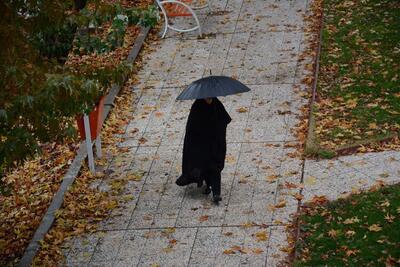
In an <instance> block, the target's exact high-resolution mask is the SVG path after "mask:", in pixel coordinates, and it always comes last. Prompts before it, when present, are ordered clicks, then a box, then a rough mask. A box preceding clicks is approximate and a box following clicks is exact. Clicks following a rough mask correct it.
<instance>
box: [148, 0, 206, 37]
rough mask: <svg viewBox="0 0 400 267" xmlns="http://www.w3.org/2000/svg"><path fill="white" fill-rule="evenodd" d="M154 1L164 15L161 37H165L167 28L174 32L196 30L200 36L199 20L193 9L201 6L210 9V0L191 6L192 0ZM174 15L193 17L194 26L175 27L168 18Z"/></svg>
mask: <svg viewBox="0 0 400 267" xmlns="http://www.w3.org/2000/svg"><path fill="white" fill-rule="evenodd" d="M156 3H157V5H158V7H159V8H160V9H161V12H162V13H163V15H164V22H165V25H164V32H163V34H162V36H161V38H164V37H165V35H166V34H167V31H168V29H171V30H173V31H176V32H190V31H196V30H198V31H199V36H200V37H201V36H202V32H201V25H200V21H199V19H198V17H197V15H196V13H195V12H194V10H197V9H203V8H209V9H210V10H211V6H210V0H206V3H205V4H204V5H202V6H191V4H192V3H193V0H163V1H160V0H156ZM174 17H193V19H194V20H195V22H196V26H194V27H192V28H189V29H179V28H175V27H174V26H172V25H171V23H170V19H171V18H174Z"/></svg>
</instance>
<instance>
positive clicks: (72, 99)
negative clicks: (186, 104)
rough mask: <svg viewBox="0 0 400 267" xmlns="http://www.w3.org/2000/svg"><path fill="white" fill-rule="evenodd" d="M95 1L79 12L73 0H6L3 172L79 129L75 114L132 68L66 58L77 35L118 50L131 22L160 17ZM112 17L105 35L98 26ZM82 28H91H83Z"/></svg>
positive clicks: (100, 48) (0, 93)
mask: <svg viewBox="0 0 400 267" xmlns="http://www.w3.org/2000/svg"><path fill="white" fill-rule="evenodd" d="M95 2H96V3H95V9H94V11H89V10H88V9H83V10H81V11H80V12H73V10H72V9H73V3H72V1H64V0H52V1H50V0H36V1H25V0H6V1H1V2H0V10H2V16H1V17H0V62H1V63H0V77H2V78H1V79H0V88H1V90H0V167H1V168H0V180H1V176H2V173H3V172H6V171H7V170H8V169H9V168H10V167H13V166H15V165H16V164H19V163H20V162H22V161H23V160H25V159H26V158H27V157H30V156H33V155H34V154H35V153H37V152H39V151H40V145H39V144H40V143H43V142H49V141H57V140H63V139H64V138H68V137H70V136H72V135H73V134H75V132H74V128H73V124H74V118H75V116H76V115H77V114H81V113H84V112H89V111H90V110H91V109H92V107H93V106H94V104H95V102H96V101H97V100H98V99H99V97H100V96H101V95H104V94H105V93H106V91H107V88H109V86H110V85H111V84H112V83H118V82H120V81H121V79H122V76H123V74H126V72H127V71H129V70H130V66H128V65H126V64H120V65H118V66H112V67H104V66H103V67H97V66H94V65H90V64H87V65H85V64H81V65H80V66H79V69H73V68H72V67H71V66H68V65H64V64H60V63H63V62H64V61H65V58H66V56H67V55H68V53H69V52H70V50H71V47H72V45H73V43H72V41H73V40H74V39H75V42H76V43H75V45H78V47H79V48H78V50H79V51H80V53H81V52H82V51H84V52H85V53H92V52H99V53H101V52H106V51H111V50H112V49H115V48H116V47H118V46H120V45H122V43H123V39H124V34H125V31H126V27H127V26H128V25H129V23H137V24H142V25H149V24H151V23H154V22H155V21H156V19H157V16H155V15H156V13H155V10H154V9H153V8H149V9H146V10H134V9H132V10H125V9H123V8H121V7H120V6H115V5H100V4H99V1H97V0H95ZM121 15H122V16H121ZM125 16H127V17H125ZM154 16H155V17H154ZM106 21H111V22H112V27H111V30H110V32H109V33H108V34H107V37H106V38H105V39H104V40H103V39H101V38H100V37H98V36H96V35H93V34H92V31H91V29H94V30H95V33H96V31H97V28H99V27H101V25H102V24H103V23H104V22H106ZM77 29H79V31H80V30H81V29H83V30H84V31H83V32H84V33H85V34H82V33H80V34H79V35H77V34H76V32H77ZM85 30H86V31H85Z"/></svg>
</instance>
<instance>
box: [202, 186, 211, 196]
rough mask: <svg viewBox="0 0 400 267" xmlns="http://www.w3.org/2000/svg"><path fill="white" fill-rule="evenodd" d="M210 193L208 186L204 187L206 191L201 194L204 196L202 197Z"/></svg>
mask: <svg viewBox="0 0 400 267" xmlns="http://www.w3.org/2000/svg"><path fill="white" fill-rule="evenodd" d="M210 193H211V188H210V187H209V186H206V189H204V192H203V194H204V195H208V194H210Z"/></svg>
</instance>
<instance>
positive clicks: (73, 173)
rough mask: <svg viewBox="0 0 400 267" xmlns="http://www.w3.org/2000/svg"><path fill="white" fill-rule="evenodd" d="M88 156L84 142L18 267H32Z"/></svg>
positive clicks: (139, 42) (108, 103) (138, 43)
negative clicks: (42, 242)
mask: <svg viewBox="0 0 400 267" xmlns="http://www.w3.org/2000/svg"><path fill="white" fill-rule="evenodd" d="M149 31H150V27H146V28H143V27H141V31H140V33H139V35H138V36H137V37H136V39H135V43H134V45H133V47H132V49H131V51H130V52H129V55H128V57H127V59H126V62H127V63H129V64H131V63H133V62H134V61H135V59H136V57H137V55H138V54H139V52H140V50H141V48H142V46H143V43H144V40H145V39H146V37H147V35H148V33H149ZM127 78H128V75H124V76H123V82H124V83H125V82H126V80H127ZM120 90H121V86H119V85H116V84H113V85H112V86H111V89H110V92H109V93H108V95H107V96H106V99H105V104H104V105H105V107H104V112H103V122H104V121H105V119H106V118H107V116H108V114H109V113H110V111H111V108H112V107H113V105H114V100H115V97H116V96H117V95H118V93H119V91H120ZM86 156H87V150H86V145H85V141H82V142H81V143H80V144H79V149H78V151H77V154H76V156H75V158H74V160H73V162H72V164H71V165H70V166H69V168H68V170H67V173H66V174H65V175H64V178H63V180H62V183H61V185H60V188H59V189H58V191H57V193H56V194H55V195H54V197H53V199H52V201H51V203H50V206H49V208H48V209H47V211H46V214H45V215H44V216H43V218H42V221H41V222H40V225H39V227H38V228H37V229H36V232H35V234H34V236H33V238H32V239H31V241H30V243H29V245H28V246H27V247H26V249H25V251H24V255H23V256H22V258H21V260H20V262H19V263H18V267H27V266H30V265H31V263H32V261H33V259H34V257H35V256H36V254H37V252H38V251H39V248H40V242H41V241H42V240H43V239H44V237H45V235H46V234H47V232H48V231H49V230H50V228H51V226H52V225H53V222H54V220H55V213H56V211H57V210H58V209H59V208H60V207H61V206H62V204H63V201H64V195H65V193H66V192H67V191H68V189H69V187H70V186H71V185H72V183H73V182H74V181H75V178H76V177H77V175H78V173H79V171H80V169H81V167H82V164H83V161H84V159H85V158H86Z"/></svg>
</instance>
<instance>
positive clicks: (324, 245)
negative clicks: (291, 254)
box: [295, 185, 400, 266]
mask: <svg viewBox="0 0 400 267" xmlns="http://www.w3.org/2000/svg"><path fill="white" fill-rule="evenodd" d="M399 195H400V185H395V186H391V187H383V188H380V189H379V188H378V187H375V188H373V189H372V190H371V191H370V192H365V193H361V194H358V195H353V196H351V197H350V198H347V199H341V200H337V201H334V202H331V203H329V204H328V202H327V200H326V198H325V199H324V198H322V199H318V198H316V199H314V200H313V203H312V204H311V205H310V206H308V207H305V208H304V209H303V212H304V213H303V215H302V216H301V217H300V225H301V226H300V240H299V242H298V247H299V250H298V253H297V254H298V257H297V259H296V263H295V266H349V265H351V264H354V263H357V265H359V266H398V264H400V247H399V245H400V198H399V197H398V196H399Z"/></svg>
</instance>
